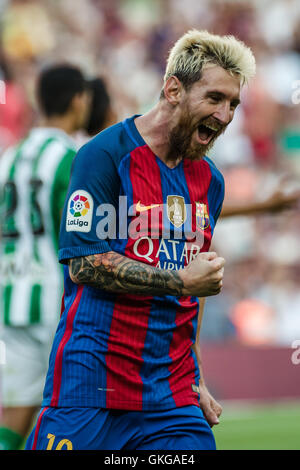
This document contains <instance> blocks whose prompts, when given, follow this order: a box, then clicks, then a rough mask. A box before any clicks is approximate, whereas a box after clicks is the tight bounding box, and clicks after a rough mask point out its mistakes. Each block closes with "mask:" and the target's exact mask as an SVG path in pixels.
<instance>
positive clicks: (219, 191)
mask: <svg viewBox="0 0 300 470" xmlns="http://www.w3.org/2000/svg"><path fill="white" fill-rule="evenodd" d="M206 160H207V161H208V163H209V165H210V169H211V174H212V179H211V184H210V187H209V191H208V200H209V207H210V218H211V219H212V220H211V228H212V231H214V228H215V226H216V223H217V221H218V218H219V216H220V213H221V210H222V207H223V201H224V196H225V183H224V177H223V175H222V173H221V172H220V171H219V170H218V168H217V167H216V166H215V164H214V163H213V162H212V161H211V160H210V159H209V158H207V157H206Z"/></svg>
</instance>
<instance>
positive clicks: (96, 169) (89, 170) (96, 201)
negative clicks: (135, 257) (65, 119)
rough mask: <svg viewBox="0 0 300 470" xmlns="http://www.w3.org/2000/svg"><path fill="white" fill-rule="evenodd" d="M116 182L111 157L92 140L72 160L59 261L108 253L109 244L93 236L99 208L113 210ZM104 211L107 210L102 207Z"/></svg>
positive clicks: (118, 180)
mask: <svg viewBox="0 0 300 470" xmlns="http://www.w3.org/2000/svg"><path fill="white" fill-rule="evenodd" d="M119 192H120V179H119V174H118V170H117V167H116V164H115V163H114V161H113V159H112V157H111V155H110V154H109V153H108V152H106V151H105V150H104V149H102V148H99V147H98V146H97V145H96V144H95V141H94V139H92V140H91V141H90V142H88V143H87V144H85V145H84V146H83V147H82V148H81V149H80V150H79V152H78V153H77V155H76V157H75V158H74V161H73V165H72V170H71V179H70V184H69V187H68V193H67V197H66V200H65V204H64V210H63V215H62V220H61V226H60V235H59V261H60V262H61V263H67V260H68V259H70V258H76V257H81V256H88V255H92V254H96V253H105V252H108V251H111V248H110V245H109V240H108V239H103V238H100V237H99V236H98V235H97V224H98V223H99V221H100V219H99V216H98V215H97V214H99V211H98V208H99V206H100V205H102V204H106V205H107V204H109V205H110V206H111V207H112V208H116V207H117V203H118V196H119ZM106 207H107V206H106Z"/></svg>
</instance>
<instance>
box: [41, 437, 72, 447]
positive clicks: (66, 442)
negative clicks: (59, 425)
mask: <svg viewBox="0 0 300 470" xmlns="http://www.w3.org/2000/svg"><path fill="white" fill-rule="evenodd" d="M47 439H49V442H48V445H47V449H46V450H53V445H54V441H55V439H56V436H55V435H54V434H48V435H47ZM55 450H73V444H72V442H71V441H69V439H61V440H60V441H59V442H58V444H57V445H56V447H55Z"/></svg>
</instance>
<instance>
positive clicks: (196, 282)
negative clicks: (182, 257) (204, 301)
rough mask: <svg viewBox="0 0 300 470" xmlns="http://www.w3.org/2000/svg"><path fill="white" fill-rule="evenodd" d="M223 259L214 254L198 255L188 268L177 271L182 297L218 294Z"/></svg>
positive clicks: (222, 273) (221, 281)
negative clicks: (181, 286)
mask: <svg viewBox="0 0 300 470" xmlns="http://www.w3.org/2000/svg"><path fill="white" fill-rule="evenodd" d="M224 264H225V260H224V258H221V257H219V256H218V255H217V254H216V253H214V252H208V253H200V254H199V255H198V256H197V257H196V258H195V259H194V260H193V261H192V262H191V263H190V264H189V265H188V266H186V267H185V268H184V269H182V270H180V271H179V275H180V277H181V279H182V281H183V285H184V288H183V295H192V296H195V297H207V296H210V295H216V294H219V292H220V291H221V288H222V284H223V275H224Z"/></svg>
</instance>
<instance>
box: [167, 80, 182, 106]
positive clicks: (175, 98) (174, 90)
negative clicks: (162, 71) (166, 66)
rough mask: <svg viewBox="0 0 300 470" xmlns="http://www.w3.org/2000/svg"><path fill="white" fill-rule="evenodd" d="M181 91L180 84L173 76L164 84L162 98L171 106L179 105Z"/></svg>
mask: <svg viewBox="0 0 300 470" xmlns="http://www.w3.org/2000/svg"><path fill="white" fill-rule="evenodd" d="M183 91H184V89H183V86H182V83H181V82H180V80H179V79H178V78H177V77H175V75H172V76H171V77H169V78H168V80H167V81H166V83H165V84H164V97H165V99H166V100H167V101H168V102H169V103H170V104H171V105H173V106H176V105H177V104H179V103H180V101H181V98H182V94H183Z"/></svg>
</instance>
